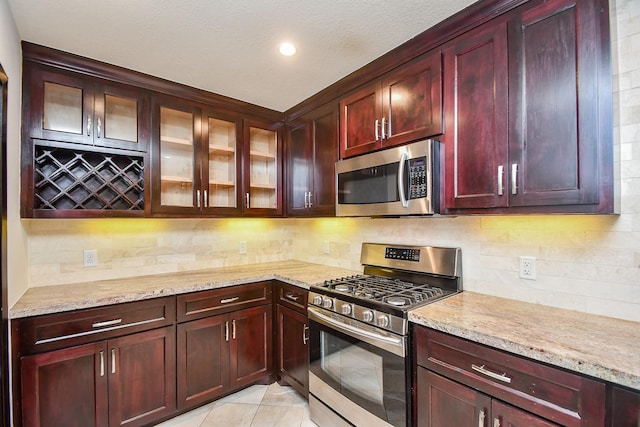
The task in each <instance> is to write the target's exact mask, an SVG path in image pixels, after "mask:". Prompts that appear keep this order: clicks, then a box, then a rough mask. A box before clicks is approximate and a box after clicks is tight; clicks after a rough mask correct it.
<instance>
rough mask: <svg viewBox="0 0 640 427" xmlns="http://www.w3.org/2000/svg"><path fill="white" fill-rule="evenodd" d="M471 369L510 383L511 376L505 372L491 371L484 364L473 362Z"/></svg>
mask: <svg viewBox="0 0 640 427" xmlns="http://www.w3.org/2000/svg"><path fill="white" fill-rule="evenodd" d="M471 369H473V370H474V371H476V372H480V373H481V374H484V375H486V376H488V377H491V378H493V379H496V380H499V381H502V382H505V383H511V378H509V377H508V376H507V374H506V373H505V374H497V373H495V372H491V371H490V370H488V369H487V368H485V367H484V365H482V366H478V365H475V364H472V365H471Z"/></svg>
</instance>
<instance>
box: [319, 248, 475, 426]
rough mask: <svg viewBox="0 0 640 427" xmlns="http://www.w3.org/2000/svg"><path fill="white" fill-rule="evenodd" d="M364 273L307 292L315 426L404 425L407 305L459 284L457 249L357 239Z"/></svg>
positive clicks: (455, 289)
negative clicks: (366, 241) (360, 242)
mask: <svg viewBox="0 0 640 427" xmlns="http://www.w3.org/2000/svg"><path fill="white" fill-rule="evenodd" d="M360 260H361V263H362V264H363V266H364V274H361V275H356V276H350V277H342V278H338V279H334V280H328V281H326V282H325V283H324V284H323V285H319V286H312V287H311V289H310V292H309V308H308V312H309V332H310V333H309V339H310V347H309V352H310V353H309V355H310V368H309V409H310V412H311V419H312V420H313V421H314V422H315V423H316V424H318V425H319V426H321V427H334V426H350V425H355V426H367V427H375V426H403V427H404V426H407V425H409V423H410V420H411V361H410V352H409V346H408V339H409V323H408V320H407V317H408V312H409V310H412V309H414V308H417V307H420V306H422V305H425V304H430V303H433V302H435V301H438V300H439V299H442V298H446V297H448V296H451V295H454V294H456V293H458V292H461V291H462V259H461V251H460V249H459V248H441V247H431V246H405V245H385V244H377V243H363V244H362V252H361V256H360Z"/></svg>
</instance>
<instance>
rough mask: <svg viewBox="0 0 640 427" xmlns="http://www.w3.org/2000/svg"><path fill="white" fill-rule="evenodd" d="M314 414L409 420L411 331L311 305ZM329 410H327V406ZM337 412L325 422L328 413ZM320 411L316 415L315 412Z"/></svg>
mask: <svg viewBox="0 0 640 427" xmlns="http://www.w3.org/2000/svg"><path fill="white" fill-rule="evenodd" d="M308 310H309V339H310V347H309V355H310V367H309V393H310V395H311V398H310V401H309V402H310V412H311V419H312V420H313V421H314V422H315V423H316V424H318V425H319V426H320V427H324V426H334V425H348V424H346V423H345V422H344V420H346V421H348V423H350V424H353V425H356V426H367V427H375V426H402V427H404V426H406V425H407V420H408V419H409V414H410V401H411V399H409V398H408V396H409V392H408V386H409V384H410V379H409V369H408V366H407V363H406V361H407V357H406V353H407V337H404V336H400V335H396V334H393V333H390V332H386V331H384V330H380V329H378V328H375V327H373V326H369V325H366V324H363V323H361V322H358V321H356V320H352V319H348V318H346V317H343V316H340V315H338V314H335V313H332V312H329V311H326V310H323V309H321V308H318V307H309V309H308ZM329 409H330V410H331V411H328V410H329ZM331 412H334V414H332V415H335V413H337V414H338V415H340V416H341V417H342V418H343V419H344V420H341V419H340V418H338V417H335V418H336V419H335V420H331V421H328V422H327V416H328V415H327V414H328V413H331ZM316 414H317V415H316Z"/></svg>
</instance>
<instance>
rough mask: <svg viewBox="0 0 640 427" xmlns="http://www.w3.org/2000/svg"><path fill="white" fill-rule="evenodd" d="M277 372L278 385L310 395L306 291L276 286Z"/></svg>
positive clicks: (289, 286) (281, 285) (280, 285)
mask: <svg viewBox="0 0 640 427" xmlns="http://www.w3.org/2000/svg"><path fill="white" fill-rule="evenodd" d="M276 292H277V293H276V302H277V304H276V327H277V331H276V363H277V366H276V369H277V375H278V377H279V378H280V382H282V383H286V384H289V385H290V386H291V387H293V388H294V389H296V390H297V391H298V393H300V394H302V395H303V396H308V394H309V344H308V342H309V320H308V317H307V299H308V294H309V292H308V291H307V290H306V289H302V288H298V287H296V286H292V285H288V284H286V283H278V286H277V291H276Z"/></svg>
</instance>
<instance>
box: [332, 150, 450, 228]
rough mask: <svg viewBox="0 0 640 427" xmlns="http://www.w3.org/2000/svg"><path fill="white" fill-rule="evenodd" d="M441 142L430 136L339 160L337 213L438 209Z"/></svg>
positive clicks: (429, 211)
mask: <svg viewBox="0 0 640 427" xmlns="http://www.w3.org/2000/svg"><path fill="white" fill-rule="evenodd" d="M439 146H440V144H439V143H438V142H437V141H434V140H430V139H429V140H424V141H419V142H414V143H413V144H409V145H403V146H400V147H395V148H389V149H386V150H382V151H378V152H375V153H370V154H364V155H362V156H357V157H352V158H350V159H345V160H341V161H339V162H337V163H336V215H337V216H400V215H430V214H434V213H437V212H438V210H439V197H438V195H439V190H438V189H437V186H436V185H435V184H436V181H437V177H438V175H439V167H438V165H439ZM434 189H436V190H434Z"/></svg>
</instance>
